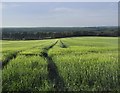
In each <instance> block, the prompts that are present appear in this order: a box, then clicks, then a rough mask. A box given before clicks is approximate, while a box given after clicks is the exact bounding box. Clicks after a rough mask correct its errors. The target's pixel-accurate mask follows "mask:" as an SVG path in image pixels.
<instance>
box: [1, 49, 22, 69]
mask: <svg viewBox="0 0 120 93" xmlns="http://www.w3.org/2000/svg"><path fill="white" fill-rule="evenodd" d="M19 52H20V51H17V52H15V53H14V54H12V56H11V57H9V58H6V59H5V60H4V61H3V62H2V69H3V68H4V67H5V66H6V65H7V64H8V63H9V62H10V60H12V59H15V58H16V57H17V54H18V53H19Z"/></svg>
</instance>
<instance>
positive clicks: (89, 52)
mask: <svg viewBox="0 0 120 93" xmlns="http://www.w3.org/2000/svg"><path fill="white" fill-rule="evenodd" d="M3 46H4V47H3V50H2V52H3V58H2V60H4V59H7V58H9V57H11V55H13V54H15V53H16V52H18V53H17V56H16V58H11V60H9V62H8V64H7V65H6V66H5V67H4V68H3V71H2V72H3V75H2V76H3V91H17V92H18V91H19V92H20V91H32V92H35V91H56V90H60V89H63V90H64V91H119V86H120V85H119V82H118V78H119V76H120V74H119V71H120V68H119V67H118V39H117V38H115V37H79V38H65V39H60V40H35V41H33V40H30V41H3ZM60 85H61V86H60ZM62 85H63V86H62ZM58 87H59V89H58ZM63 87H64V88H63Z"/></svg>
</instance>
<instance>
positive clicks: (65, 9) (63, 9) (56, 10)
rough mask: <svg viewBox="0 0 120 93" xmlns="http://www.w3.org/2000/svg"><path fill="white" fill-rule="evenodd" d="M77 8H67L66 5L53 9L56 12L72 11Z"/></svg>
mask: <svg viewBox="0 0 120 93" xmlns="http://www.w3.org/2000/svg"><path fill="white" fill-rule="evenodd" d="M75 11H76V10H74V9H71V8H65V7H61V8H55V9H53V10H52V12H54V13H72V12H75Z"/></svg>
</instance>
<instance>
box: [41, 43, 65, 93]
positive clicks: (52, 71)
mask: <svg viewBox="0 0 120 93" xmlns="http://www.w3.org/2000/svg"><path fill="white" fill-rule="evenodd" d="M57 42H58V41H56V42H55V44H53V45H51V47H49V49H51V48H53V46H54V45H56V44H57ZM49 49H47V51H46V52H45V53H43V57H44V58H45V59H46V60H47V62H48V66H47V69H48V77H49V79H50V81H51V82H52V83H53V87H54V89H55V91H64V90H65V84H64V81H63V78H62V77H61V76H60V75H59V72H58V68H57V66H56V64H55V63H54V61H53V60H52V58H51V57H50V56H49V55H48V51H49Z"/></svg>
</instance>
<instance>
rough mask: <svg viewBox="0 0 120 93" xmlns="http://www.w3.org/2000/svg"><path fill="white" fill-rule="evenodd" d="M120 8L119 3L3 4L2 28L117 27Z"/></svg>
mask: <svg viewBox="0 0 120 93" xmlns="http://www.w3.org/2000/svg"><path fill="white" fill-rule="evenodd" d="M117 5H118V3H117V2H4V3H2V26H3V27H85V26H117V25H118V21H117V20H118V6H117Z"/></svg>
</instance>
